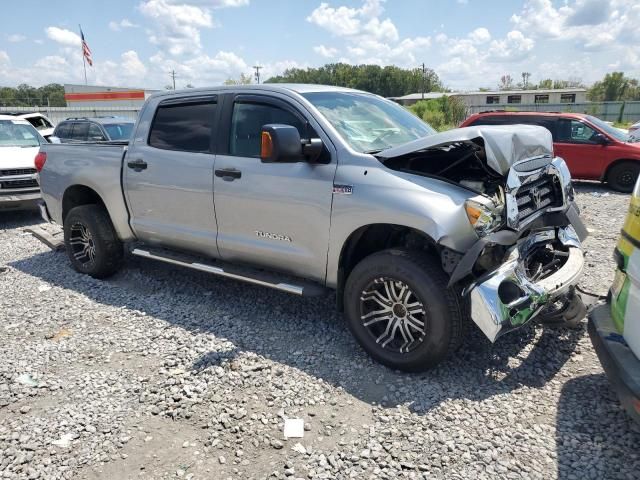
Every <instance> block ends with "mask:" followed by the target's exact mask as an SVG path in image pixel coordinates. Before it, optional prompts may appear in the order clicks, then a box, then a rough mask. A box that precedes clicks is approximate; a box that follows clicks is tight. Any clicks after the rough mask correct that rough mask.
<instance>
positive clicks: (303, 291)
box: [131, 248, 327, 297]
mask: <svg viewBox="0 0 640 480" xmlns="http://www.w3.org/2000/svg"><path fill="white" fill-rule="evenodd" d="M131 254H132V255H136V256H138V257H145V258H151V259H153V260H159V261H161V262H165V263H171V264H173V265H179V266H181V267H186V268H191V269H192V270H199V271H201V272H206V273H212V274H214V275H218V276H220V277H226V278H232V279H234V280H240V281H242V282H247V283H252V284H254V285H260V286H263V287H268V288H273V289H275V290H280V291H282V292H287V293H292V294H294V295H299V296H304V297H318V296H321V295H324V294H325V293H326V291H327V289H326V288H324V287H322V286H320V285H316V284H313V283H308V284H302V285H294V284H292V283H287V282H283V281H281V280H282V279H281V278H279V277H278V276H277V275H275V274H270V273H264V272H261V271H259V270H250V269H248V268H247V269H245V268H241V267H235V266H231V265H229V266H225V267H224V268H223V267H222V266H217V265H210V264H207V263H204V262H202V261H201V259H197V260H196V259H195V258H190V257H189V256H188V255H182V254H177V253H173V252H168V251H166V250H162V251H153V250H145V249H142V248H134V249H133V250H132V251H131Z"/></svg>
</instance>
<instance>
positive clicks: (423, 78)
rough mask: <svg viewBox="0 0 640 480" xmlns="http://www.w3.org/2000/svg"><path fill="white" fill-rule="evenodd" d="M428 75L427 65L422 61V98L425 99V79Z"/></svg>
mask: <svg viewBox="0 0 640 480" xmlns="http://www.w3.org/2000/svg"><path fill="white" fill-rule="evenodd" d="M426 76H427V67H425V65H424V62H422V100H424V81H425V77H426Z"/></svg>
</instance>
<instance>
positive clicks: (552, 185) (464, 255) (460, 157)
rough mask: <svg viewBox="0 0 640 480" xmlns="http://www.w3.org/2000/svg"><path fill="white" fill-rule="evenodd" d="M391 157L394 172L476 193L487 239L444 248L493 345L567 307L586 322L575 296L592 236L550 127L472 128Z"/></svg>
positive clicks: (472, 217) (471, 214)
mask: <svg viewBox="0 0 640 480" xmlns="http://www.w3.org/2000/svg"><path fill="white" fill-rule="evenodd" d="M382 154H383V155H384V158H381V161H382V162H383V163H384V164H385V166H387V167H389V168H392V169H395V170H399V171H404V172H407V173H412V174H415V175H421V176H426V177H432V178H437V179H439V180H444V181H447V182H449V183H455V184H458V185H460V186H463V187H464V188H466V189H468V190H470V191H471V192H473V193H474V194H476V195H475V196H473V197H470V198H469V200H468V201H467V202H466V204H465V210H466V214H467V216H468V218H469V222H470V223H471V225H472V226H473V228H474V230H475V233H476V235H477V240H476V241H475V243H473V244H472V245H471V247H470V248H469V247H468V246H467V247H464V250H463V249H460V248H455V247H454V248H451V246H449V245H447V246H445V245H442V244H441V247H442V248H441V256H442V263H443V268H444V269H445V271H447V272H448V273H449V274H450V283H449V285H450V287H454V286H455V287H456V288H460V289H461V290H462V292H463V295H465V296H468V298H469V299H470V302H469V303H470V305H471V318H472V319H473V321H474V322H475V323H476V324H477V325H478V327H479V328H480V329H481V330H482V331H483V332H484V334H485V335H486V336H487V338H488V339H489V340H491V341H492V342H493V341H495V340H496V339H497V338H498V337H499V336H500V335H502V334H504V333H506V332H508V331H511V330H513V329H515V328H518V327H520V326H522V325H524V324H525V323H527V322H528V321H529V320H531V319H532V318H534V317H535V316H537V315H540V314H541V313H542V314H544V313H545V312H548V311H549V310H550V309H552V308H553V307H554V306H557V305H560V310H562V309H564V310H563V311H571V312H573V314H574V315H580V312H582V309H581V308H579V307H576V306H577V305H578V303H579V304H580V305H582V304H581V302H580V299H579V297H577V296H576V295H575V293H574V289H575V285H576V284H577V282H578V280H579V278H580V276H581V274H582V269H583V265H584V256H583V252H582V246H581V241H583V240H584V238H586V235H587V232H586V228H585V227H584V225H583V224H582V222H581V220H580V218H579V215H578V209H577V206H576V205H575V203H574V192H573V187H572V185H571V176H570V174H569V170H568V169H567V166H566V164H565V162H564V160H562V159H561V158H557V157H556V158H554V157H553V144H552V140H551V135H550V133H549V131H548V130H546V129H544V128H541V127H535V126H524V125H515V126H510V127H481V128H468V129H467V128H465V129H459V130H453V131H450V132H446V133H445V134H439V135H437V136H432V137H427V138H426V139H422V140H418V141H416V142H412V144H407V145H403V146H401V147H397V148H395V149H391V150H387V151H384V152H382Z"/></svg>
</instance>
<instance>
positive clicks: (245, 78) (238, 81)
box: [224, 73, 252, 85]
mask: <svg viewBox="0 0 640 480" xmlns="http://www.w3.org/2000/svg"><path fill="white" fill-rule="evenodd" d="M251 83H252V80H251V75H245V74H244V73H241V74H240V76H239V77H238V78H227V79H226V80H225V81H224V84H225V85H250V84H251Z"/></svg>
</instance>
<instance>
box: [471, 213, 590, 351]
mask: <svg viewBox="0 0 640 480" xmlns="http://www.w3.org/2000/svg"><path fill="white" fill-rule="evenodd" d="M583 265H584V257H583V253H582V249H581V247H580V239H579V238H578V235H577V233H576V231H575V229H574V228H573V226H571V225H568V226H566V227H558V228H552V229H549V230H543V231H539V232H538V233H536V234H533V235H532V236H530V237H527V238H526V239H524V240H522V241H520V242H517V243H516V245H514V246H513V247H512V248H511V249H510V251H509V254H508V257H507V260H506V261H505V262H504V263H502V264H501V265H500V266H499V267H498V268H497V269H496V270H493V271H491V272H488V273H487V274H486V275H484V276H483V277H481V278H479V279H478V280H477V281H475V282H473V283H472V284H471V285H469V286H468V287H467V288H466V291H465V293H468V294H469V296H470V299H471V318H472V319H473V320H474V322H475V323H476V324H477V325H478V327H480V329H481V330H482V332H483V333H484V334H485V335H486V336H487V338H488V339H489V340H491V341H492V342H493V341H495V340H496V339H497V338H498V337H499V336H500V335H502V334H504V333H506V332H508V331H510V330H513V329H514V328H518V327H521V326H522V325H524V324H525V323H526V322H528V321H529V320H531V319H532V318H533V317H535V316H536V315H538V314H539V313H540V312H541V311H543V310H544V309H545V308H546V307H549V306H550V305H551V304H552V303H554V302H556V301H558V300H561V301H563V302H567V301H573V302H575V301H577V300H576V299H575V298H573V295H572V293H573V292H572V288H573V286H574V285H575V284H576V283H577V281H578V279H579V278H580V276H581V274H582V269H583Z"/></svg>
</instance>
